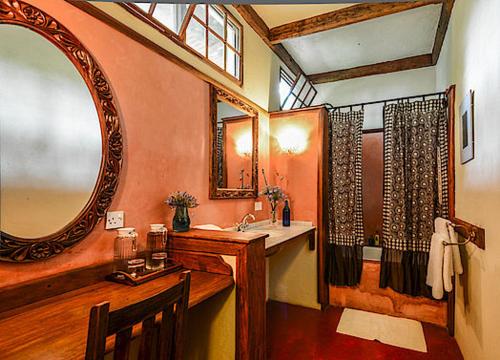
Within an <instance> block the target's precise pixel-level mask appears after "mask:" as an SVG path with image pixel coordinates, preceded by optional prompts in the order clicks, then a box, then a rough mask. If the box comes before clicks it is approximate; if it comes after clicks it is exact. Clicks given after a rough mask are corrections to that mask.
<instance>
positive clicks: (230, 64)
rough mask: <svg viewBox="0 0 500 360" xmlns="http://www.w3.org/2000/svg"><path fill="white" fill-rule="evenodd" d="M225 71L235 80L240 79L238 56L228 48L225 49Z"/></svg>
mask: <svg viewBox="0 0 500 360" xmlns="http://www.w3.org/2000/svg"><path fill="white" fill-rule="evenodd" d="M226 71H227V72H228V73H230V74H231V75H233V76H234V77H235V78H238V79H239V78H240V56H239V55H238V54H236V53H235V52H234V51H233V50H231V49H230V48H226Z"/></svg>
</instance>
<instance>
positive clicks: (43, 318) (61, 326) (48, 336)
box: [0, 271, 234, 360]
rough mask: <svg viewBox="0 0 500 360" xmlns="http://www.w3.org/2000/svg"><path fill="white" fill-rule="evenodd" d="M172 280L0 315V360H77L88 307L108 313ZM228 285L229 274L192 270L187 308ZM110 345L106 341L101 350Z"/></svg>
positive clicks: (96, 288) (77, 294)
mask: <svg viewBox="0 0 500 360" xmlns="http://www.w3.org/2000/svg"><path fill="white" fill-rule="evenodd" d="M178 277H179V273H173V274H170V275H167V276H164V277H161V278H158V279H155V280H153V281H151V282H148V283H145V284H142V285H140V286H137V287H130V286H126V285H121V284H115V283H111V282H107V281H100V282H98V283H95V284H93V285H89V286H86V287H83V288H81V289H78V290H73V291H69V292H66V293H64V294H61V295H57V296H53V297H50V298H48V299H45V300H41V301H38V302H35V303H32V304H29V305H25V306H22V307H19V308H16V309H13V310H9V311H5V312H3V313H0V359H2V360H7V359H22V360H27V359H37V360H42V359H43V360H46V359H47V360H48V359H50V360H57V359H61V360H69V359H83V358H84V356H85V346H86V341H87V329H88V319H89V314H90V308H91V307H92V306H93V305H95V304H98V303H100V302H103V301H109V302H110V303H111V308H110V310H114V309H117V308H121V307H124V306H126V305H129V304H131V303H134V302H137V301H140V300H142V299H144V298H147V297H149V296H151V295H154V294H156V293H158V292H160V291H162V290H164V289H166V288H168V287H170V286H173V285H175V284H176V283H177V282H178ZM233 284H234V280H233V278H232V276H229V275H220V274H214V273H208V272H202V271H192V272H191V289H190V294H189V307H190V308H191V307H193V306H195V305H197V304H199V303H201V302H202V301H204V300H206V299H208V298H210V297H211V296H213V295H215V294H217V293H219V292H221V291H223V290H224V289H227V288H229V287H231V286H233ZM0 297H1V296H0ZM134 330H135V329H134ZM135 332H136V330H135V331H134V333H135ZM113 342H114V338H109V339H108V344H107V346H106V347H107V348H110V347H111V346H112V343H113Z"/></svg>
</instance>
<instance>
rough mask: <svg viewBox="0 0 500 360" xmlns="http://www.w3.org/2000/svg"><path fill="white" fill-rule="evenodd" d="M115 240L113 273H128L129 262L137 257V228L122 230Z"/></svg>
mask: <svg viewBox="0 0 500 360" xmlns="http://www.w3.org/2000/svg"><path fill="white" fill-rule="evenodd" d="M117 231H118V235H117V236H116V238H115V244H114V245H115V250H114V262H113V271H128V261H129V260H131V259H134V258H135V257H136V256H137V233H136V232H135V228H120V229H118V230H117Z"/></svg>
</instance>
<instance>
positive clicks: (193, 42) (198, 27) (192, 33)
mask: <svg viewBox="0 0 500 360" xmlns="http://www.w3.org/2000/svg"><path fill="white" fill-rule="evenodd" d="M205 36H206V32H205V27H204V26H203V25H202V24H200V22H199V21H198V20H196V19H194V18H192V19H191V21H190V22H189V26H188V28H187V30H186V44H188V45H189V46H190V47H191V48H193V50H196V51H197V52H199V53H200V54H201V55H203V56H205V54H206V49H205V45H206V40H205Z"/></svg>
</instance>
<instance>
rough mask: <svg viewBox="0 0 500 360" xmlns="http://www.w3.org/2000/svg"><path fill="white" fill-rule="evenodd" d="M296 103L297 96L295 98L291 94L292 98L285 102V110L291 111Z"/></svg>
mask: <svg viewBox="0 0 500 360" xmlns="http://www.w3.org/2000/svg"><path fill="white" fill-rule="evenodd" d="M294 101H295V96H293V94H290V96H289V97H288V99H287V100H286V102H285V105H283V110H290V109H291V107H292V104H293V102H294Z"/></svg>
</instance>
